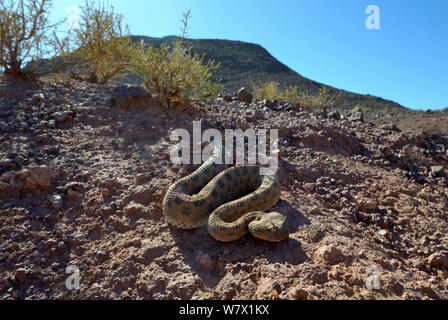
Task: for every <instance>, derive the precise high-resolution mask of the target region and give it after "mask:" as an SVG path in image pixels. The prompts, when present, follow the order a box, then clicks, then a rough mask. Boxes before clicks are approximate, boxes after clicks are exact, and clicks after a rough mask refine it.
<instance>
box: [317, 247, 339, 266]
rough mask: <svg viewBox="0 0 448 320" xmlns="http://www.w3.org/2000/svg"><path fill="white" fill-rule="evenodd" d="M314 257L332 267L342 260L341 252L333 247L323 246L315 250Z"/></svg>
mask: <svg viewBox="0 0 448 320" xmlns="http://www.w3.org/2000/svg"><path fill="white" fill-rule="evenodd" d="M314 257H315V258H316V259H317V260H320V261H322V262H324V263H326V264H329V265H333V264H337V263H339V262H342V261H343V260H344V255H343V254H342V252H341V250H340V249H339V248H337V247H336V246H334V245H324V246H322V247H320V248H319V249H317V251H316V253H315V254H314Z"/></svg>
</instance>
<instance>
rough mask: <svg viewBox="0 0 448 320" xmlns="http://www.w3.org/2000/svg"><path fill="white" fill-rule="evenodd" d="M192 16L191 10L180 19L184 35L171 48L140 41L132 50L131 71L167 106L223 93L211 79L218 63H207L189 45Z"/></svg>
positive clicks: (165, 45)
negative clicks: (189, 22) (188, 32)
mask: <svg viewBox="0 0 448 320" xmlns="http://www.w3.org/2000/svg"><path fill="white" fill-rule="evenodd" d="M190 17H191V15H190V10H188V11H187V12H186V13H184V15H183V19H182V20H181V21H182V23H183V29H182V36H181V37H179V38H178V39H177V40H176V41H175V43H174V45H173V47H172V48H171V47H170V46H169V45H167V44H162V45H161V46H159V47H155V46H153V45H150V46H146V45H145V44H144V42H141V43H140V44H138V45H135V46H134V47H133V50H132V54H131V61H130V65H129V69H130V71H133V72H135V73H136V74H137V75H139V76H140V77H141V78H142V79H143V82H144V85H145V87H146V88H147V89H148V90H149V91H151V92H153V93H157V94H158V98H159V101H160V103H161V104H162V105H163V106H165V107H170V106H173V104H175V103H186V102H189V100H191V99H192V98H193V99H198V98H203V97H206V96H210V95H215V94H217V93H218V92H219V91H220V90H221V85H220V83H219V82H216V81H213V80H212V79H211V76H212V71H213V70H215V69H217V68H218V67H219V63H215V62H214V61H213V60H209V61H207V62H206V63H205V62H204V60H205V56H204V55H199V54H197V53H193V52H192V47H191V46H189V45H188V44H187V40H186V38H185V37H186V33H187V30H188V27H189V26H188V19H189V18H190Z"/></svg>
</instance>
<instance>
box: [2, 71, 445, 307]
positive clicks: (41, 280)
mask: <svg viewBox="0 0 448 320" xmlns="http://www.w3.org/2000/svg"><path fill="white" fill-rule="evenodd" d="M136 94H139V92H138V90H137V92H136ZM111 95H112V88H108V87H103V86H97V85H91V84H86V83H80V82H73V83H71V84H65V83H62V82H55V81H50V80H46V81H43V82H41V83H38V84H35V85H31V84H24V83H14V84H11V83H5V82H1V83H0V176H1V177H0V237H1V238H0V279H1V280H0V299H98V298H101V299H179V298H182V299H448V251H447V244H448V220H447V219H448V215H447V211H448V199H447V190H448V187H447V183H448V179H447V177H446V175H445V173H446V172H445V168H446V167H447V165H448V163H447V159H448V156H447V151H448V143H447V136H446V135H444V134H443V133H440V132H424V133H423V132H419V131H409V130H401V129H403V128H402V127H399V126H396V125H393V124H392V123H391V124H387V123H386V124H385V123H377V124H373V123H371V122H369V121H367V120H368V119H369V118H372V119H378V118H379V117H380V115H378V114H377V115H375V114H367V115H363V114H362V113H360V112H359V111H353V112H352V113H351V114H346V115H344V114H339V113H338V112H332V113H330V114H329V115H326V114H321V113H319V112H308V111H301V110H296V109H291V108H289V107H288V106H285V105H283V104H280V105H275V104H274V103H269V102H268V101H261V102H260V101H256V102H253V103H250V104H249V103H244V102H240V101H236V100H235V99H233V98H231V97H224V98H225V99H222V98H216V99H208V100H204V101H201V102H199V103H196V104H195V106H194V107H193V108H189V109H185V110H183V111H171V112H169V113H167V112H165V111H164V110H163V109H162V108H160V107H158V106H157V105H155V104H154V103H152V102H151V101H152V100H151V99H149V98H147V97H140V98H135V99H131V100H132V101H125V100H123V101H122V100H120V99H115V101H113V100H111V98H110V97H111ZM225 100H227V101H225ZM113 102H115V104H114V103H113ZM117 104H123V106H124V107H120V106H117ZM129 104H132V105H135V106H137V105H140V106H139V107H134V108H129ZM375 116H377V117H376V118H375ZM363 117H365V118H366V119H367V120H366V121H363V120H364V119H363ZM386 118H388V119H390V117H386ZM193 120H202V128H203V130H204V129H206V128H216V129H218V130H220V131H221V132H224V129H227V128H229V129H230V128H232V129H234V128H241V129H247V128H253V129H256V130H257V129H261V128H267V129H272V128H278V129H279V137H280V148H279V149H280V153H279V171H278V174H279V176H280V180H281V183H282V195H281V200H280V201H279V203H278V204H277V205H276V207H274V208H273V210H275V211H278V212H281V213H283V214H284V215H285V217H286V220H287V223H288V226H289V231H290V238H289V239H288V240H287V241H284V242H281V243H269V242H265V241H262V240H258V239H256V238H253V237H252V236H250V235H246V236H245V237H243V238H242V239H240V240H238V241H235V242H230V243H220V242H218V241H216V240H214V239H213V238H211V237H210V236H209V234H208V233H207V230H206V228H200V229H197V230H192V231H186V230H179V229H176V228H173V227H171V226H169V225H167V224H166V222H165V221H164V218H163V213H162V210H161V203H162V199H163V197H164V194H165V192H166V190H167V189H168V187H169V186H170V184H171V183H173V182H174V181H176V180H177V179H179V178H180V177H183V176H185V175H186V174H188V173H189V172H192V171H193V170H194V169H195V168H197V166H193V165H191V166H188V165H181V166H179V165H173V164H172V163H171V161H170V157H169V150H170V147H171V146H172V145H173V143H172V142H170V139H169V138H170V133H171V131H172V130H173V129H175V128H184V129H187V130H188V131H190V132H191V131H192V121H193ZM431 121H432V120H431ZM444 121H445V120H444ZM400 128H401V129H400ZM69 266H76V267H77V268H79V274H80V289H79V290H69V289H67V287H66V280H67V277H69V276H70V275H71V274H70V273H66V271H67V267H69ZM378 277H379V280H380V283H379V284H378V283H375V281H373V280H374V279H378ZM372 279H373V280H372ZM369 284H374V285H375V286H376V285H379V286H377V289H375V288H373V289H372V288H371V287H370V289H369Z"/></svg>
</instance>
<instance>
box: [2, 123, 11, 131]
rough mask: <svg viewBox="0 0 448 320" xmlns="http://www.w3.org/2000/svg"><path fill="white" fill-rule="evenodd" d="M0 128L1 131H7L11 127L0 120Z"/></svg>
mask: <svg viewBox="0 0 448 320" xmlns="http://www.w3.org/2000/svg"><path fill="white" fill-rule="evenodd" d="M0 130H1V131H3V132H9V131H10V130H11V127H10V126H8V125H7V124H6V123H4V122H0Z"/></svg>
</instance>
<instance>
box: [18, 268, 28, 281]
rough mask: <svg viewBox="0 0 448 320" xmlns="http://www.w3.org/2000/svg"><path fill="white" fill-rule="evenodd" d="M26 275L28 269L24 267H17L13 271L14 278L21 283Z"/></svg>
mask: <svg viewBox="0 0 448 320" xmlns="http://www.w3.org/2000/svg"><path fill="white" fill-rule="evenodd" d="M27 275H28V270H26V269H25V268H18V269H17V270H16V273H15V279H16V281H18V282H20V283H23V282H25V281H26V277H27Z"/></svg>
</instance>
